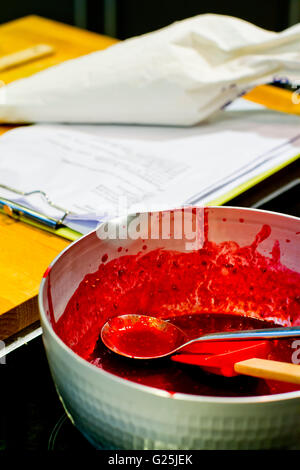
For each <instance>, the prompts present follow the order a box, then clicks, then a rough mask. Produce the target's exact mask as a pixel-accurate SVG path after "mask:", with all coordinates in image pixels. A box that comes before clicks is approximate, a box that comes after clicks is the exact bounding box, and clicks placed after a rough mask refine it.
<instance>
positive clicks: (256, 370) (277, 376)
mask: <svg viewBox="0 0 300 470" xmlns="http://www.w3.org/2000/svg"><path fill="white" fill-rule="evenodd" d="M234 370H235V372H237V373H238V374H243V375H250V376H252V377H258V378H261V379H269V380H279V381H280V382H289V383H293V384H300V365H297V364H289V363H287V362H279V361H270V360H268V359H256V358H253V359H247V360H245V361H241V362H236V363H235V364H234Z"/></svg>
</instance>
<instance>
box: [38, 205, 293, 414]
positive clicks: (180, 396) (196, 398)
mask: <svg viewBox="0 0 300 470" xmlns="http://www.w3.org/2000/svg"><path fill="white" fill-rule="evenodd" d="M191 207H201V208H205V209H209V210H210V209H216V210H222V209H223V210H224V209H229V210H233V211H243V212H256V213H261V214H273V215H275V216H276V217H279V218H284V219H287V220H295V221H298V222H299V221H300V219H299V218H298V217H295V216H292V215H288V214H282V213H280V212H274V211H266V210H262V209H254V208H250V207H234V206H191ZM176 209H178V207H177V208H175V209H174V208H173V209H164V210H176ZM164 210H162V211H164ZM128 216H130V214H128V215H127V216H126V217H128ZM113 220H117V218H114V219H111V221H113ZM103 223H105V222H103ZM97 229H98V227H97V228H96V229H95V230H92V231H91V232H89V233H87V234H86V235H83V236H82V237H80V238H79V239H78V240H76V241H74V242H73V243H71V244H70V245H68V246H67V247H66V248H64V249H63V250H62V251H61V252H60V253H59V254H58V255H57V256H56V257H55V258H54V259H53V261H52V262H51V263H50V264H49V266H48V269H50V271H51V268H52V267H53V266H54V265H55V264H56V262H57V261H58V260H59V259H60V257H61V256H63V254H64V253H65V252H66V251H68V250H70V249H71V248H72V247H73V246H74V245H75V244H77V243H79V242H81V240H82V239H83V238H86V237H88V236H90V235H91V233H95V232H96V231H97ZM48 269H47V271H48ZM45 283H46V278H44V277H43V278H42V281H41V283H40V288H39V294H38V305H39V311H40V316H41V319H42V325H43V326H46V328H47V331H48V333H49V334H50V336H51V337H52V339H53V340H54V341H55V342H56V343H57V344H58V346H60V348H61V349H63V350H64V351H65V352H66V353H67V354H68V355H69V356H70V357H71V358H72V359H73V360H75V361H77V362H78V363H79V364H81V365H82V366H83V367H86V368H87V369H88V370H91V373H93V374H100V375H99V377H100V376H101V375H102V376H105V377H106V378H108V379H110V380H112V381H113V382H115V383H117V384H120V385H122V386H127V387H129V388H133V389H134V390H136V391H140V392H143V393H147V394H150V395H154V396H159V397H162V398H167V399H172V400H181V401H188V402H193V403H195V404H199V403H202V404H203V403H216V404H223V403H227V404H231V405H233V404H259V403H274V402H282V401H286V400H293V399H297V398H298V399H299V398H300V390H298V391H295V392H286V393H278V394H274V395H260V396H249V397H247V396H246V397H214V396H209V395H208V396H206V395H193V394H187V393H177V392H176V393H170V392H168V391H167V390H162V389H159V388H155V387H151V386H148V385H142V384H139V383H137V382H133V381H131V380H127V379H123V378H122V377H119V376H117V375H115V374H113V373H111V372H108V371H106V370H103V369H100V368H99V367H97V366H95V365H93V364H90V363H89V362H88V361H86V360H85V359H83V358H82V357H80V356H79V355H78V354H76V353H75V352H74V351H73V350H72V349H71V348H70V347H69V346H67V345H66V344H65V343H64V342H63V341H62V340H61V338H60V337H59V336H58V335H57V334H56V333H55V331H54V329H53V327H52V325H51V323H50V321H49V319H48V317H47V315H46V312H45V310H44V306H43V292H44V288H45ZM43 335H44V332H43Z"/></svg>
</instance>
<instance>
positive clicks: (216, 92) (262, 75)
mask: <svg viewBox="0 0 300 470" xmlns="http://www.w3.org/2000/svg"><path fill="white" fill-rule="evenodd" d="M274 76H285V77H290V78H292V79H295V78H296V79H299V78H300V24H298V25H295V26H293V27H291V28H289V29H287V30H285V31H283V32H281V33H274V32H270V31H265V30H263V29H261V28H258V27H256V26H254V25H252V24H250V23H247V22H245V21H243V20H239V19H237V18H232V17H228V16H221V15H210V14H209V15H200V16H196V17H194V18H190V19H187V20H184V21H180V22H178V23H174V24H172V25H171V26H168V27H166V28H164V29H161V30H159V31H155V32H153V33H150V34H146V35H143V36H140V37H136V38H132V39H128V40H126V41H124V42H120V43H119V44H116V45H114V46H111V47H110V48H108V49H106V50H104V51H99V52H94V53H92V54H88V55H86V56H83V57H80V58H77V59H73V60H69V61H67V62H64V63H62V64H60V65H57V66H54V67H51V68H49V69H47V70H45V71H42V72H39V73H37V74H35V75H33V76H31V77H29V78H26V79H21V80H18V81H16V82H13V83H11V84H9V85H6V86H4V87H2V88H0V94H1V95H0V121H4V122H82V123H139V124H167V125H191V124H195V123H197V122H199V121H201V120H203V119H205V118H206V117H208V116H210V115H211V114H212V113H214V112H216V111H217V110H219V109H221V108H222V107H224V106H225V105H226V104H227V103H228V102H230V101H231V100H233V99H234V98H236V97H237V96H239V95H240V94H241V93H243V92H244V91H246V90H248V89H250V88H252V87H253V86H255V85H257V84H262V83H266V82H268V81H270V80H272V79H273V78H274Z"/></svg>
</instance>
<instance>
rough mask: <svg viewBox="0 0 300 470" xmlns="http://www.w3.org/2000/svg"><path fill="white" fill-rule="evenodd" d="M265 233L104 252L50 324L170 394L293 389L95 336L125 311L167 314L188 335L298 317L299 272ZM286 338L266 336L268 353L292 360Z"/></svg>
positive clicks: (105, 361)
mask: <svg viewBox="0 0 300 470" xmlns="http://www.w3.org/2000/svg"><path fill="white" fill-rule="evenodd" d="M270 233H271V229H270V227H269V226H266V225H265V226H263V227H262V229H261V231H260V232H259V233H258V234H257V236H256V237H255V240H254V242H253V243H252V244H251V245H249V246H243V247H240V246H239V245H238V244H237V243H235V242H233V241H227V242H223V243H220V244H215V243H213V242H210V241H208V240H207V239H206V241H205V242H204V245H203V248H201V249H200V250H196V251H191V252H188V253H181V252H175V251H165V250H163V249H157V250H154V251H149V252H148V251H147V250H144V249H142V250H141V253H139V254H138V255H135V256H133V255H124V256H121V257H119V258H116V259H112V260H109V259H107V257H105V255H104V256H103V258H102V260H103V262H102V263H101V264H100V266H99V269H98V270H97V271H96V272H95V273H91V274H88V275H86V276H85V278H84V279H83V280H82V282H81V283H80V285H79V287H78V289H77V290H76V292H75V293H74V295H73V296H72V298H71V299H70V301H69V303H68V305H67V307H66V309H65V312H64V314H63V315H62V316H61V317H60V319H59V320H58V322H57V323H56V324H54V325H53V327H54V330H55V331H56V333H57V334H58V336H59V337H60V338H61V339H62V340H63V341H64V342H65V343H66V344H67V345H68V346H69V347H70V348H71V349H72V350H73V351H74V352H76V353H77V354H79V355H80V356H81V357H82V358H84V359H86V360H87V361H89V362H91V363H92V364H94V365H95V366H97V367H99V368H102V369H104V370H106V371H108V372H111V373H112V374H115V375H118V376H120V377H123V378H125V379H128V380H131V381H134V382H138V383H140V384H144V385H148V386H152V387H156V388H160V389H163V390H167V391H169V392H170V393H172V394H173V393H175V392H183V393H188V394H197V395H209V396H255V395H265V394H274V393H281V392H286V391H292V390H298V389H300V387H299V386H294V385H290V384H285V383H279V382H274V381H264V380H260V379H254V378H250V377H245V376H237V377H234V378H224V377H221V376H216V375H212V374H209V373H206V372H203V371H202V370H201V369H200V368H198V367H195V366H188V365H184V364H179V363H174V362H173V361H170V360H169V359H168V358H165V359H157V360H154V361H153V360H152V361H151V360H149V361H143V360H134V359H129V358H125V357H120V356H118V355H116V354H114V353H113V352H111V351H109V350H108V349H107V348H106V347H105V346H104V345H103V343H102V341H101V340H99V334H100V331H101V328H102V326H103V324H104V323H105V322H106V321H107V320H108V319H109V318H112V317H114V316H117V315H125V314H142V315H150V316H153V317H160V318H163V319H168V320H169V321H171V322H172V323H174V324H176V325H177V326H179V327H180V328H181V329H182V330H183V331H184V332H185V333H186V335H187V336H188V338H195V337H197V336H199V335H201V334H204V333H209V332H214V331H229V330H239V329H251V328H252V329H254V328H263V327H271V326H274V323H276V324H277V325H286V326H288V325H297V324H300V274H299V273H297V272H294V271H292V270H290V269H288V268H287V267H285V266H284V265H282V264H281V262H280V248H279V243H278V242H275V244H274V247H273V249H272V252H271V253H270V256H264V255H262V254H261V253H260V252H259V251H258V249H257V248H258V245H259V244H260V243H261V242H262V241H263V240H265V239H266V238H268V236H269V235H270ZM206 238H207V237H206ZM118 251H119V252H120V250H118ZM117 254H118V253H117V249H116V256H117ZM145 340H146V337H145ZM147 340H150V338H148V339H147ZM292 343H293V340H292V339H291V340H280V341H279V340H277V341H272V343H271V346H272V347H271V350H270V353H269V358H272V359H276V360H283V361H287V362H291V358H292V354H293V353H294V352H295V349H293V348H292ZM299 356H300V354H299Z"/></svg>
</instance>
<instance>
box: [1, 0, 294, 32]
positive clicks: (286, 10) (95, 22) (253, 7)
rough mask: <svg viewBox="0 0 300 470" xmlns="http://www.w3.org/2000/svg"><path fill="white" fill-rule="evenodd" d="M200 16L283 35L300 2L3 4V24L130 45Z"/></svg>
mask: <svg viewBox="0 0 300 470" xmlns="http://www.w3.org/2000/svg"><path fill="white" fill-rule="evenodd" d="M201 13H221V14H226V15H231V16H237V17H239V18H243V19H245V20H248V21H250V22H252V23H255V24H256V25H258V26H261V27H263V28H266V29H271V30H274V31H280V30H282V29H284V28H286V27H288V26H290V25H292V24H295V23H297V22H299V21H300V0H251V1H241V0H239V1H237V0H44V1H41V0H10V1H8V2H4V1H3V0H2V2H1V8H0V23H4V22H6V21H10V20H13V19H16V18H19V17H21V16H25V15H30V14H36V15H40V16H45V17H47V18H51V19H55V20H58V21H62V22H65V23H69V24H72V25H74V24H75V25H77V26H80V27H83V28H86V29H89V30H91V31H96V32H99V33H105V34H109V35H111V36H115V37H117V38H120V39H125V38H127V37H130V36H134V35H138V34H142V33H146V32H149V31H153V30H155V29H158V28H161V27H163V26H166V25H168V24H170V23H172V22H173V21H176V20H181V19H183V18H188V17H190V16H194V15H198V14H201Z"/></svg>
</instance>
